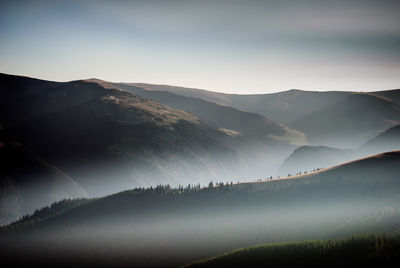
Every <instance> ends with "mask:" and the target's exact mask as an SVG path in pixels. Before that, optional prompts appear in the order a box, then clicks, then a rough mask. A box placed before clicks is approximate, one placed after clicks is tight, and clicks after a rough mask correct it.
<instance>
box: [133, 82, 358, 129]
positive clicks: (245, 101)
mask: <svg viewBox="0 0 400 268" xmlns="http://www.w3.org/2000/svg"><path fill="white" fill-rule="evenodd" d="M127 85H131V86H137V87H140V88H144V89H147V90H149V91H166V92H171V93H174V94H178V95H183V96H186V97H194V98H200V99H203V100H206V101H209V102H214V103H218V104H221V105H226V106H230V107H233V108H236V109H239V110H242V111H247V112H252V113H257V114H260V115H263V116H265V117H267V118H270V119H271V120H273V121H275V122H278V123H282V124H285V125H286V124H289V123H292V122H293V121H295V120H297V119H300V118H301V117H303V116H305V115H307V114H310V113H312V112H315V111H318V110H320V109H322V108H323V107H326V106H329V105H332V104H334V103H336V102H338V101H340V100H342V99H344V98H345V97H347V96H349V95H351V92H343V91H329V92H317V91H304V90H298V89H292V90H288V91H282V92H278V93H270V94H248V95H239V94H225V93H218V92H212V91H207V90H203V89H195V88H185V87H175V86H168V85H152V84H144V83H130V84H127Z"/></svg>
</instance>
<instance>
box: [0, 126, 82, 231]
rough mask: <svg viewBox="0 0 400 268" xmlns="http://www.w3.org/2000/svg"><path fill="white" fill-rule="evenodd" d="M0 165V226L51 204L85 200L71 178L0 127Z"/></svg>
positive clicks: (80, 189) (79, 188)
mask: <svg viewBox="0 0 400 268" xmlns="http://www.w3.org/2000/svg"><path fill="white" fill-rule="evenodd" d="M0 162H1V167H0V225H4V224H8V223H10V222H12V221H15V220H16V219H18V218H20V217H22V216H24V215H27V214H31V213H33V212H34V210H35V209H37V208H40V207H43V206H45V205H49V204H51V203H52V202H55V201H59V200H61V199H65V198H77V197H85V196H87V193H86V192H85V190H84V189H82V187H80V186H79V184H78V183H76V182H75V181H74V180H73V179H72V178H70V177H69V176H67V175H66V174H64V173H63V172H61V171H60V170H58V169H57V168H56V167H54V166H52V165H50V164H48V163H46V162H45V161H44V160H43V159H41V158H40V157H39V156H38V155H37V154H36V153H35V151H34V150H33V149H32V148H29V147H28V146H25V145H24V144H21V143H19V142H17V141H16V140H14V139H12V138H11V137H9V136H8V135H7V133H6V130H5V129H4V127H2V126H0Z"/></svg>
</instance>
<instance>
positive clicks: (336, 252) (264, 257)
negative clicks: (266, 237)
mask: <svg viewBox="0 0 400 268" xmlns="http://www.w3.org/2000/svg"><path fill="white" fill-rule="evenodd" d="M399 264H400V234H399V233H398V232H397V233H392V234H388V235H364V236H355V237H352V238H348V239H342V240H326V241H322V240H314V241H304V242H289V243H273V244H265V245H260V246H253V247H249V248H243V249H238V250H235V251H232V252H229V253H225V254H222V255H219V256H216V257H212V258H208V259H204V260H199V261H196V262H193V263H191V264H189V265H186V266H184V267H398V265H399Z"/></svg>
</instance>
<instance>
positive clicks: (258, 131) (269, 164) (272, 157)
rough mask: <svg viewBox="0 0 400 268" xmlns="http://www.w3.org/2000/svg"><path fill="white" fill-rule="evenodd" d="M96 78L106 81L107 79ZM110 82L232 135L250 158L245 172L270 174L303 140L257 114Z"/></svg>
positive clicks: (288, 129) (240, 148)
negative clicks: (249, 169)
mask: <svg viewBox="0 0 400 268" xmlns="http://www.w3.org/2000/svg"><path fill="white" fill-rule="evenodd" d="M98 82H99V83H102V84H103V85H104V84H105V85H107V84H108V85H110V82H105V81H98ZM111 86H115V87H118V88H120V89H123V90H126V91H129V92H131V93H133V94H135V95H138V96H141V97H143V98H146V99H150V100H153V101H156V102H158V103H161V104H164V105H167V106H169V107H173V108H175V109H180V110H184V111H187V112H189V113H191V114H193V115H195V116H197V117H199V118H200V119H201V120H202V121H204V122H206V123H208V124H210V125H212V126H215V127H216V128H218V129H219V130H221V131H223V132H225V133H226V134H228V135H231V136H233V137H234V138H235V141H236V145H235V148H236V149H237V150H238V151H239V152H240V154H241V156H242V157H243V158H245V159H248V161H247V162H251V165H252V168H251V169H252V170H253V171H254V172H253V174H247V176H253V177H265V176H266V174H274V173H275V172H276V169H277V167H278V166H279V165H280V164H281V162H282V161H283V160H284V159H285V158H286V157H287V156H288V155H289V154H290V153H291V152H292V151H293V149H294V148H295V146H296V145H303V144H306V142H305V138H304V135H303V134H302V133H300V132H299V131H296V130H293V129H290V128H288V127H286V126H284V125H281V124H278V123H275V122H273V121H271V120H270V119H268V118H266V117H264V116H262V115H259V114H255V113H250V112H243V111H241V110H238V109H235V108H232V107H229V106H225V105H219V104H216V103H213V102H209V101H205V100H202V99H199V98H193V97H186V96H182V95H177V94H174V93H170V92H167V91H156V90H145V89H143V88H139V87H136V86H132V85H127V84H121V83H119V84H116V83H112V84H111ZM257 171H259V172H257Z"/></svg>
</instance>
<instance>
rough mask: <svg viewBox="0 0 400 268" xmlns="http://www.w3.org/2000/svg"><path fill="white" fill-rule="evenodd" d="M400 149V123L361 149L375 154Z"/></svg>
mask: <svg viewBox="0 0 400 268" xmlns="http://www.w3.org/2000/svg"><path fill="white" fill-rule="evenodd" d="M399 149H400V125H397V126H395V127H392V128H389V129H387V130H385V131H384V132H382V133H381V134H379V135H378V136H376V137H375V138H373V139H372V140H370V141H368V142H367V143H366V144H364V145H363V146H362V147H361V148H360V151H361V152H364V153H369V154H374V153H379V152H385V151H389V150H399Z"/></svg>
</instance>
